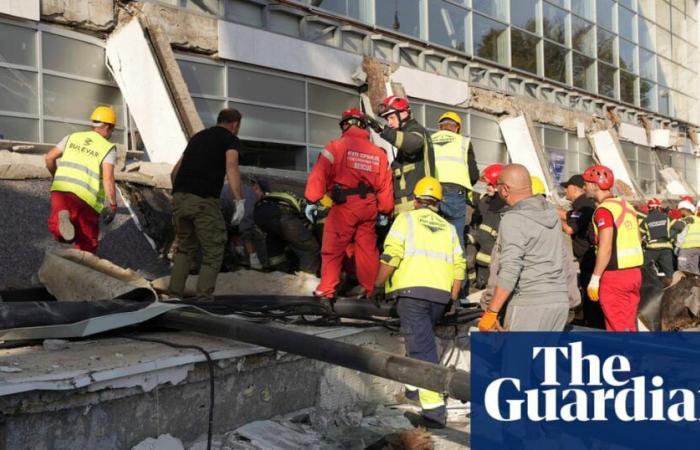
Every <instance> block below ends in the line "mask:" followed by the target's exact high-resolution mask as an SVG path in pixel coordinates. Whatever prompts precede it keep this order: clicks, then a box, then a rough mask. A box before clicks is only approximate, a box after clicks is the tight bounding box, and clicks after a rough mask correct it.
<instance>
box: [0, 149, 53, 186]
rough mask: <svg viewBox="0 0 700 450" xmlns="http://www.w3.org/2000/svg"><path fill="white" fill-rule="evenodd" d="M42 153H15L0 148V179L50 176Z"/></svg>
mask: <svg viewBox="0 0 700 450" xmlns="http://www.w3.org/2000/svg"><path fill="white" fill-rule="evenodd" d="M50 177H51V173H50V172H49V171H48V169H47V168H46V164H45V163H44V157H43V156H42V155H32V154H24V153H15V152H11V151H7V150H0V179H3V180H27V179H36V178H50Z"/></svg>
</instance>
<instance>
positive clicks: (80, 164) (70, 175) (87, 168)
mask: <svg viewBox="0 0 700 450" xmlns="http://www.w3.org/2000/svg"><path fill="white" fill-rule="evenodd" d="M113 147H114V144H112V143H111V142H109V141H108V140H107V139H105V138H103V137H102V136H100V135H99V134H98V133H96V132H95V131H84V132H78V133H73V134H71V135H70V136H69V137H68V141H67V142H66V148H65V149H64V151H63V155H62V156H61V158H59V160H58V164H57V165H58V169H57V170H56V174H55V175H54V177H53V183H52V184H51V190H52V191H60V192H71V193H73V194H75V195H76V196H78V198H80V199H81V200H82V201H84V202H85V203H87V204H88V205H90V207H91V208H92V209H94V210H95V211H97V212H98V213H100V212H102V209H103V208H104V197H105V194H104V186H103V185H102V161H103V160H104V159H105V156H107V154H108V153H109V152H110V150H112V148H113Z"/></svg>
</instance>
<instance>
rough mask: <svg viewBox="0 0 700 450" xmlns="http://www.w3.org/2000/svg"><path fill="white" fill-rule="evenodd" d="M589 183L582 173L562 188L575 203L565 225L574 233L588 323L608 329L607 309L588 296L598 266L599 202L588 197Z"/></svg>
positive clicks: (573, 243) (568, 230) (584, 312)
mask: <svg viewBox="0 0 700 450" xmlns="http://www.w3.org/2000/svg"><path fill="white" fill-rule="evenodd" d="M585 185H586V183H585V182H584V181H583V177H582V176H581V175H573V176H572V177H571V178H569V180H568V181H567V182H565V183H561V187H563V188H564V189H565V190H566V199H567V200H569V201H570V202H571V210H570V211H567V212H566V215H565V216H564V215H563V214H562V218H563V223H562V228H563V230H564V232H565V233H566V234H568V235H570V236H571V245H572V247H573V251H574V257H575V258H576V260H577V261H578V264H579V278H578V281H579V288H580V291H581V299H582V302H581V303H582V305H583V318H584V321H585V323H586V325H588V326H590V327H593V328H604V325H605V322H604V319H603V311H602V310H601V309H600V304H599V303H598V302H593V301H591V300H590V299H589V298H588V293H587V291H586V287H587V286H588V282H589V281H590V280H591V275H593V268H594V267H595V237H594V233H593V213H594V212H595V209H596V204H595V202H594V201H593V199H591V198H588V197H587V196H586V195H585V193H586V191H585V190H584V186H585Z"/></svg>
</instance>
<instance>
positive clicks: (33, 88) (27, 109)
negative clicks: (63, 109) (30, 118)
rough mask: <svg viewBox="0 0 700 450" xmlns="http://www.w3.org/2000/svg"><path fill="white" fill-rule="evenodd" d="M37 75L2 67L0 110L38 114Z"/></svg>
mask: <svg viewBox="0 0 700 450" xmlns="http://www.w3.org/2000/svg"><path fill="white" fill-rule="evenodd" d="M37 86H38V85H37V75H36V73H34V72H27V71H25V70H16V69H5V68H3V67H0V110H2V111H13V112H21V113H29V114H37V113H38V112H39V105H38V100H37V92H38V87H37Z"/></svg>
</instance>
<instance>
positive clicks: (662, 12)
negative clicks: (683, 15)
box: [654, 0, 671, 30]
mask: <svg viewBox="0 0 700 450" xmlns="http://www.w3.org/2000/svg"><path fill="white" fill-rule="evenodd" d="M654 3H655V4H656V24H657V25H660V26H662V27H664V28H666V29H667V30H668V29H670V28H671V6H670V5H669V4H668V3H666V2H664V1H663V0H656V1H655V2H654Z"/></svg>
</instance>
